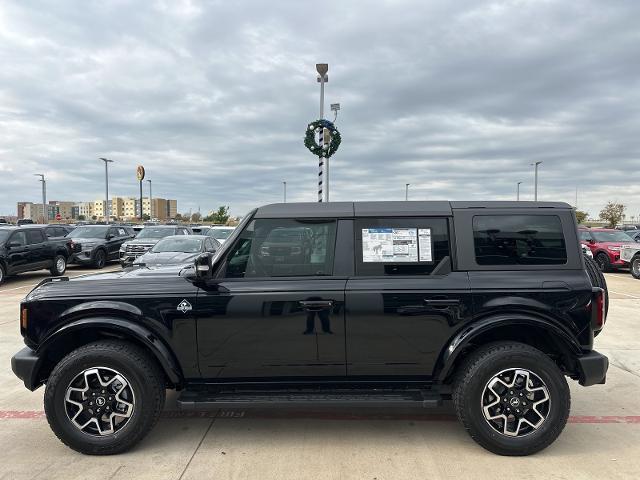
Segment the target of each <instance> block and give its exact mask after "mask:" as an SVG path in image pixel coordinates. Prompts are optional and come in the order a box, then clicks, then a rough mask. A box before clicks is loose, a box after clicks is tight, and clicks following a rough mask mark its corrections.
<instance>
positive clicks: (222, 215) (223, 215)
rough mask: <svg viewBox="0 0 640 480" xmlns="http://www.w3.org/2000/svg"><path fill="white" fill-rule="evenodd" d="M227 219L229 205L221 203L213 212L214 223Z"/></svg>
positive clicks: (223, 221) (224, 222)
mask: <svg viewBox="0 0 640 480" xmlns="http://www.w3.org/2000/svg"><path fill="white" fill-rule="evenodd" d="M228 220H229V207H228V206H224V205H221V206H220V207H218V210H217V211H216V212H215V213H214V214H213V222H214V223H222V224H226V223H227V221H228Z"/></svg>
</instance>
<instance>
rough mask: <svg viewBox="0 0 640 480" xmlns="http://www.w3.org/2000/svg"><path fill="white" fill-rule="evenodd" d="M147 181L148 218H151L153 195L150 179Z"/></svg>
mask: <svg viewBox="0 0 640 480" xmlns="http://www.w3.org/2000/svg"><path fill="white" fill-rule="evenodd" d="M147 182H149V219H150V220H153V197H152V190H151V180H147Z"/></svg>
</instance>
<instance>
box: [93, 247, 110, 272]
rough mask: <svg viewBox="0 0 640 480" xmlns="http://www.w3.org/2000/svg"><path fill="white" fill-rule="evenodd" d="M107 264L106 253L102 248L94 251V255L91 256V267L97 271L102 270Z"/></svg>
mask: <svg viewBox="0 0 640 480" xmlns="http://www.w3.org/2000/svg"><path fill="white" fill-rule="evenodd" d="M106 264H107V252H105V251H104V250H103V249H102V248H99V249H98V250H96V253H94V254H93V266H94V267H95V268H97V269H99V270H100V269H102V268H104V266H105V265H106Z"/></svg>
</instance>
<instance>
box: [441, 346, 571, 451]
mask: <svg viewBox="0 0 640 480" xmlns="http://www.w3.org/2000/svg"><path fill="white" fill-rule="evenodd" d="M511 368H524V369H527V370H529V371H530V372H532V373H534V374H535V375H537V376H538V377H539V378H540V379H541V380H542V381H543V382H544V383H545V384H546V386H547V389H548V392H549V397H550V407H549V412H548V415H547V417H546V419H545V420H544V422H543V423H542V424H541V425H540V426H539V428H538V429H537V430H534V431H532V432H531V433H529V434H527V435H524V436H518V437H509V436H506V435H504V434H502V433H500V432H498V431H497V430H495V429H494V428H493V427H492V426H491V425H490V424H489V422H488V421H487V420H486V419H485V417H484V414H483V411H482V394H483V391H484V388H485V386H486V385H487V383H488V382H489V381H490V380H491V378H492V377H493V376H494V375H496V374H498V373H499V372H502V371H503V370H506V369H511ZM453 404H454V406H455V410H456V413H457V415H458V419H459V420H460V422H461V423H462V425H463V426H464V428H465V429H466V430H467V432H468V433H469V435H470V436H471V438H473V440H475V441H476V442H477V443H478V444H479V445H481V446H482V447H484V448H486V449H487V450H489V451H490V452H493V453H496V454H498V455H508V456H523V455H531V454H533V453H536V452H538V451H540V450H542V449H544V448H546V447H547V446H549V445H550V444H551V443H553V441H554V440H555V439H556V438H558V435H560V433H561V432H562V430H563V429H564V426H565V425H566V423H567V418H568V417H569V410H570V407H571V395H570V392H569V386H568V385H567V381H566V380H565V378H564V375H563V374H562V372H561V371H560V369H559V368H558V366H557V365H556V364H555V363H554V362H553V361H552V360H551V359H550V358H549V357H548V356H547V355H545V354H544V353H542V352H541V351H540V350H537V349H535V348H533V347H531V346H529V345H525V344H522V343H517V342H496V343H492V344H488V345H486V346H483V347H480V348H479V349H478V350H476V351H475V352H473V353H471V354H470V355H469V357H467V358H466V359H465V361H464V362H462V364H461V365H460V367H459V369H458V372H457V377H456V379H455V382H454V387H453Z"/></svg>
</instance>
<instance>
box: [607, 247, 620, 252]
mask: <svg viewBox="0 0 640 480" xmlns="http://www.w3.org/2000/svg"><path fill="white" fill-rule="evenodd" d="M609 250H611V251H612V252H619V251H620V247H609Z"/></svg>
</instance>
